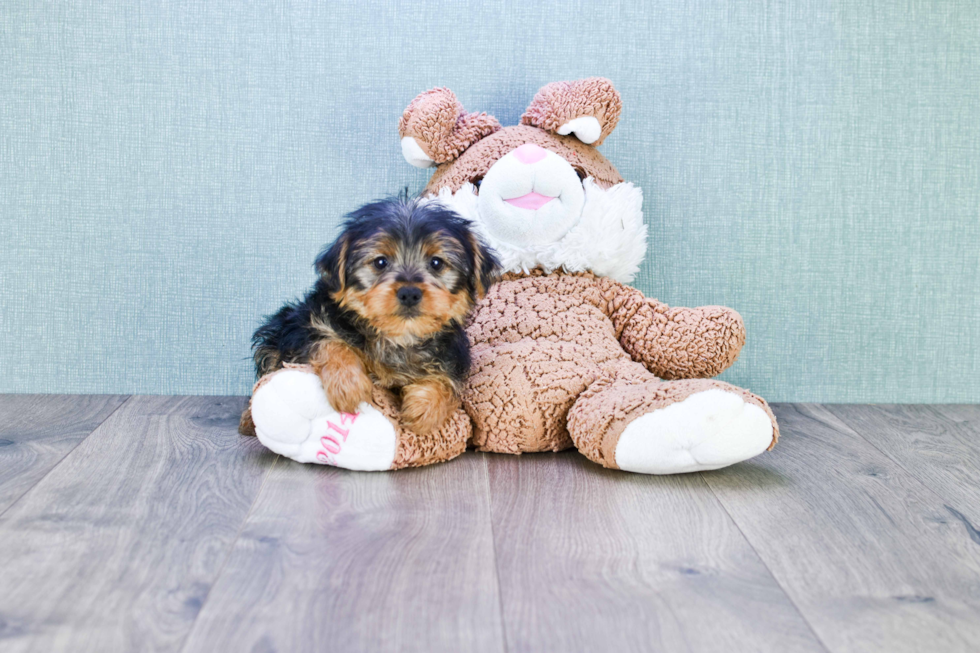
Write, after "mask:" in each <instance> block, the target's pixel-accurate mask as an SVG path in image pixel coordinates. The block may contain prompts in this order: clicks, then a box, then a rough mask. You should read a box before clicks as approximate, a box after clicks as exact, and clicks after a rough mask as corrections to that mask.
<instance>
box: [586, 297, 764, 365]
mask: <svg viewBox="0 0 980 653" xmlns="http://www.w3.org/2000/svg"><path fill="white" fill-rule="evenodd" d="M602 281H603V282H604V285H606V288H604V289H603V290H604V293H603V294H604V295H605V296H606V297H607V301H608V302H609V303H608V307H609V310H608V313H609V317H610V319H612V321H613V325H614V326H615V328H616V333H617V334H618V335H619V341H620V343H621V344H622V345H623V349H625V350H626V352H627V353H629V355H630V356H631V357H632V358H633V360H636V361H639V362H641V363H643V364H644V365H645V366H646V367H647V369H649V370H650V371H651V372H653V373H654V374H656V375H657V376H659V377H660V378H662V379H668V380H669V379H694V378H707V377H712V376H715V375H717V374H720V373H721V372H723V371H724V370H725V369H727V368H728V367H729V366H730V365H731V364H732V363H734V362H735V359H736V358H738V354H739V352H740V351H741V350H742V345H744V344H745V325H744V323H743V322H742V316H740V315H739V314H738V313H737V312H736V311H734V310H732V309H730V308H727V307H725V306H700V307H697V308H683V307H674V308H672V307H670V306H667V305H666V304H663V303H661V302H658V301H657V300H656V299H652V298H647V297H644V296H643V293H641V292H640V291H639V290H636V289H635V288H630V287H629V286H625V285H623V284H620V283H617V282H615V281H612V280H611V279H603V280H602Z"/></svg>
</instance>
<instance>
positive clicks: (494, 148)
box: [425, 125, 623, 194]
mask: <svg viewBox="0 0 980 653" xmlns="http://www.w3.org/2000/svg"><path fill="white" fill-rule="evenodd" d="M525 143H534V144H535V145H540V146H541V147H543V148H545V149H546V150H550V151H552V152H554V153H555V154H558V155H559V156H561V157H562V158H563V159H565V160H566V161H568V162H569V163H570V164H572V167H574V168H576V169H578V170H579V171H581V172H582V173H584V176H586V177H592V178H593V179H595V181H596V183H597V184H599V185H600V186H601V187H603V188H609V187H610V186H612V185H614V184H618V183H620V182H622V181H623V178H622V176H620V174H619V171H618V170H616V167H615V166H614V165H613V164H611V163H610V162H609V160H608V159H606V158H605V157H604V156H602V155H601V154H599V151H598V150H596V149H595V148H594V147H593V146H591V145H586V144H585V143H583V142H582V141H580V140H578V139H577V138H575V137H574V136H559V135H558V134H552V133H551V132H546V131H543V130H541V129H538V128H537V127H531V126H529V125H514V126H512V127H504V128H503V129H501V130H499V131H496V132H494V133H493V134H491V135H490V136H487V137H486V138H484V139H482V140H480V141H479V142H477V143H475V144H473V145H471V146H470V147H469V149H467V150H466V151H465V152H463V153H462V154H461V155H460V157H459V158H458V159H456V160H455V161H451V162H449V163H444V164H442V165H440V166H439V167H438V168H436V171H435V172H434V173H433V175H432V177H431V178H430V179H429V183H428V185H427V186H426V187H425V192H426V193H432V194H437V193H438V192H439V190H440V189H443V188H448V189H449V190H450V191H452V192H454V193H455V192H456V191H458V190H459V189H460V188H462V187H463V184H465V183H467V182H469V183H473V182H475V181H476V180H477V179H482V178H483V176H484V175H485V174H487V170H489V169H490V166H492V165H493V164H494V163H496V162H497V161H498V160H499V159H500V157H502V156H504V155H505V154H507V153H509V152H511V151H513V150H516V149H517V148H518V147H520V146H521V145H524V144H525Z"/></svg>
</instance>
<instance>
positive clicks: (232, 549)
mask: <svg viewBox="0 0 980 653" xmlns="http://www.w3.org/2000/svg"><path fill="white" fill-rule="evenodd" d="M280 458H282V456H280V455H279V454H276V457H275V459H273V461H272V464H271V465H269V469H267V470H266V472H265V476H263V477H262V483H261V484H260V485H259V491H258V492H256V493H255V498H254V499H252V503H251V504H250V505H249V507H248V512H246V513H245V516H244V517H243V518H242V523H241V524H239V525H238V531H237V532H236V533H235V537H234V538H233V539H232V540H231V543H229V545H228V553H226V554H225V559H224V560H222V561H221V567H219V568H218V573H217V574H215V575H214V581H212V583H211V586H210V587H208V591H207V592H206V593H205V594H204V599H203V600H202V601H201V609H200V610H198V611H197V614H196V615H194V623H192V624H191V627H190V628H188V629H187V635H185V636H184V641H183V642H181V644H180V649H179V651H180V653H183V652H184V649H186V648H187V646H188V644H190V640H191V635H193V634H194V628H195V627H196V626H197V620H198V619H199V618H200V616H201V613H202V612H204V608H205V607H206V606H207V604H208V599H210V598H211V590H213V589H214V586H215V585H217V584H218V581H220V580H221V577H222V576H224V574H225V567H227V566H228V561H229V560H231V556H232V554H233V553H234V552H235V545H236V544H238V540H239V538H241V536H242V531H243V530H245V524H247V523H248V518H249V517H251V516H252V510H254V509H255V504H257V503H258V502H259V497H260V496H262V490H263V489H264V488H265V483H266V481H268V480H269V477H270V476H272V470H273V469H275V468H276V465H277V464H278V463H279V459H280Z"/></svg>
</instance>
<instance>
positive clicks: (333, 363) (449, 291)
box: [240, 198, 500, 434]
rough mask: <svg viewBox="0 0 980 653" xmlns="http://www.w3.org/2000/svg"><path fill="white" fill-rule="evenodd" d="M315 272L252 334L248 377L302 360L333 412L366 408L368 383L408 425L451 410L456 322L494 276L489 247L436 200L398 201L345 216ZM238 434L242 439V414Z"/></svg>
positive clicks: (459, 372)
mask: <svg viewBox="0 0 980 653" xmlns="http://www.w3.org/2000/svg"><path fill="white" fill-rule="evenodd" d="M315 267H316V270H317V272H318V273H319V279H318V280H317V282H316V284H315V285H314V287H313V289H312V290H311V291H310V292H309V293H307V295H306V297H305V298H304V299H303V300H302V301H300V302H296V303H289V304H286V305H285V306H283V307H282V309H280V310H279V312H278V313H276V314H275V315H272V316H271V317H269V318H267V320H266V322H265V324H263V325H262V326H261V327H259V329H258V330H257V331H256V332H255V335H254V336H253V338H252V347H253V350H254V352H255V354H254V358H255V371H256V375H257V376H262V375H264V374H267V373H269V372H272V371H274V370H277V369H279V368H281V367H282V366H283V365H284V364H285V363H307V364H309V365H311V366H312V367H313V369H314V371H315V372H316V373H317V374H318V375H319V376H320V379H321V381H322V382H323V389H324V391H325V392H326V395H327V399H328V400H329V402H330V405H331V406H332V407H333V408H334V409H335V410H338V411H340V412H344V413H353V412H356V411H357V407H358V405H359V404H360V403H361V402H362V401H366V402H370V401H371V390H372V386H373V385H374V384H377V385H379V386H382V387H385V388H392V389H395V390H397V391H399V392H400V395H401V411H402V420H403V423H404V424H405V425H406V426H407V427H408V428H410V429H412V430H414V431H416V432H418V433H431V432H433V431H435V430H436V429H438V428H439V427H440V426H441V425H442V423H443V422H444V421H445V420H446V419H447V418H448V417H449V416H450V415H451V414H452V412H453V411H454V410H456V408H457V407H458V406H459V391H460V385H461V383H462V381H463V377H464V376H465V374H466V372H467V370H468V368H469V364H470V352H469V341H468V340H467V337H466V332H465V331H464V330H463V322H464V320H465V319H466V316H467V315H468V314H469V312H470V310H471V309H472V308H473V306H474V304H475V303H476V302H477V301H478V300H479V299H480V298H482V297H483V296H484V294H485V293H486V291H487V288H488V287H489V286H490V285H492V284H493V283H494V281H495V280H496V278H497V275H498V272H499V268H500V265H499V263H498V262H497V259H496V256H495V255H494V254H493V251H492V250H490V249H489V248H488V247H487V246H486V245H485V244H484V243H483V242H482V241H481V239H480V238H479V237H477V235H476V234H475V233H474V232H473V231H472V230H471V229H470V227H469V223H467V221H466V220H464V219H463V218H461V217H459V216H458V215H457V214H456V213H454V212H453V211H451V210H449V209H447V208H445V207H444V206H442V205H441V204H438V203H425V204H423V203H420V202H419V201H418V200H411V199H407V198H399V199H389V200H382V201H379V202H374V203H371V204H368V205H366V206H363V207H361V208H360V209H358V210H356V211H354V212H353V213H350V214H348V215H347V219H346V222H345V223H344V227H343V232H342V233H341V235H340V237H339V238H338V239H337V241H336V242H334V244H333V245H331V246H330V247H328V248H327V249H325V250H324V251H323V252H322V253H321V254H320V256H319V257H318V258H317V259H316V264H315ZM240 430H241V431H242V432H243V433H249V434H254V426H253V425H252V424H251V415H250V414H249V413H248V409H246V412H245V414H243V415H242V423H241V428H240Z"/></svg>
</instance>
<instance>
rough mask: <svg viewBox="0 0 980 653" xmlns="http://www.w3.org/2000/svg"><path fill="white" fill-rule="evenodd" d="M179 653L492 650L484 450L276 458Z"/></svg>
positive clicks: (493, 607)
mask: <svg viewBox="0 0 980 653" xmlns="http://www.w3.org/2000/svg"><path fill="white" fill-rule="evenodd" d="M186 650H187V651H190V652H200V651H203V652H206V653H212V652H213V651H289V652H290V653H299V652H302V651H424V652H427V653H431V652H437V651H454V652H455V651H502V650H503V647H502V634H501V622H500V614H499V597H498V593H497V584H496V576H495V571H494V556H493V542H492V537H491V531H490V515H489V502H488V497H487V477H486V461H485V458H484V456H483V455H480V454H476V453H467V454H464V455H463V456H461V457H460V458H457V459H456V460H453V461H450V462H448V463H444V464H440V465H433V466H430V467H425V468H421V469H410V470H402V471H398V472H391V473H357V472H350V471H346V470H340V469H334V468H330V467H321V466H316V465H300V464H297V463H294V462H292V461H286V460H284V459H280V461H279V462H277V464H276V466H275V468H274V469H273V471H272V473H271V474H270V476H269V478H268V480H267V481H266V483H265V486H264V487H263V489H262V492H261V494H260V496H259V499H258V500H257V501H256V503H255V506H254V507H253V509H252V512H251V514H250V515H249V517H248V520H247V523H246V524H245V527H244V528H243V530H242V533H241V536H240V537H239V539H238V542H237V544H236V545H235V550H234V552H233V554H232V556H231V558H230V559H229V562H228V565H227V566H226V568H225V571H224V573H223V574H222V576H221V578H220V580H219V582H218V583H217V584H216V585H215V587H214V589H213V590H212V592H211V594H210V596H209V597H208V601H207V603H206V604H205V606H204V609H203V610H202V612H201V614H200V617H199V618H198V621H197V624H196V625H195V627H194V631H193V633H192V635H191V638H190V639H189V640H188V645H187V647H186Z"/></svg>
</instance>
